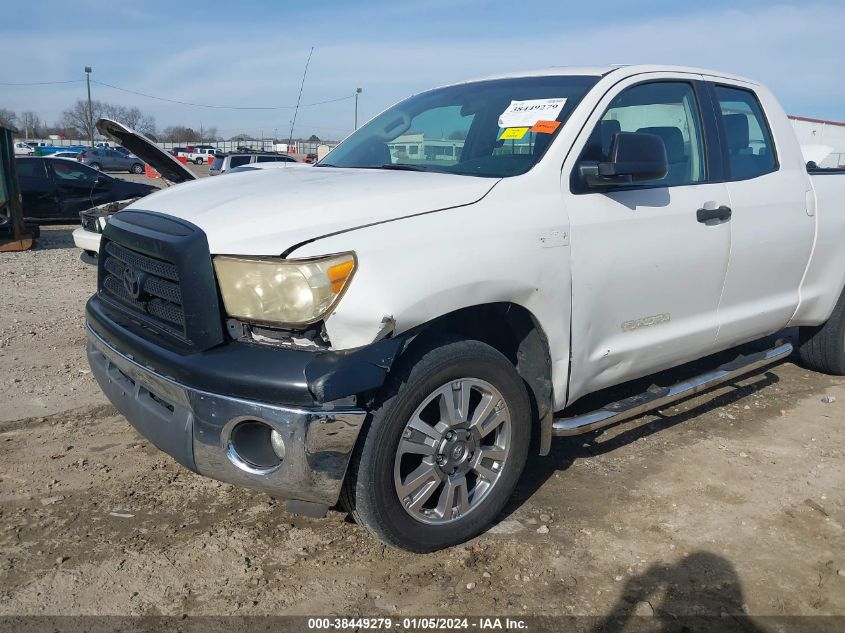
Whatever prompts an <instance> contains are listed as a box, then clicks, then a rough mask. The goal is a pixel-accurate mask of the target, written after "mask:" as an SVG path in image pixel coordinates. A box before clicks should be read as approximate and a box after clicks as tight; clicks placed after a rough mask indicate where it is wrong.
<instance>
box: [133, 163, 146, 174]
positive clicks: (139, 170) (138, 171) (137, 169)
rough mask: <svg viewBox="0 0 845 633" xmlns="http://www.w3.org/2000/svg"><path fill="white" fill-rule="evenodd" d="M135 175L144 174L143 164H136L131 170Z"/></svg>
mask: <svg viewBox="0 0 845 633" xmlns="http://www.w3.org/2000/svg"><path fill="white" fill-rule="evenodd" d="M130 171H131V172H132V173H133V174H143V173H144V166H143V165H142V164H141V163H135V164H134V165H132V169H131V170H130Z"/></svg>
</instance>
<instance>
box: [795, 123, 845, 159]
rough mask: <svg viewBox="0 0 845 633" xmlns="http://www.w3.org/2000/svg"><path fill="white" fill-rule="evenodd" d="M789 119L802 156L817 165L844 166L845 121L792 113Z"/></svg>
mask: <svg viewBox="0 0 845 633" xmlns="http://www.w3.org/2000/svg"><path fill="white" fill-rule="evenodd" d="M789 119H790V121H791V122H792V127H793V128H795V134H796V135H797V136H798V142H799V143H800V144H801V149H802V151H803V152H804V158H806V159H807V160H808V161H809V160H812V161H815V163H816V164H817V165H818V166H819V167H845V123H840V122H838V121H824V120H822V119H810V118H807V117H803V116H792V115H790V117H789Z"/></svg>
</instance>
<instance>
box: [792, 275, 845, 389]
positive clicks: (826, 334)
mask: <svg viewBox="0 0 845 633" xmlns="http://www.w3.org/2000/svg"><path fill="white" fill-rule="evenodd" d="M798 354H799V356H800V357H801V362H802V363H803V364H804V365H805V366H806V367H807V368H809V369H812V370H814V371H818V372H821V373H823V374H832V375H834V376H845V290H844V291H843V292H842V294H841V295H840V297H839V301H837V302H836V306H835V307H834V308H833V314H831V315H830V318H829V319H828V320H827V323H825V324H824V325H820V326H816V327H802V328H801V329H800V337H799V345H798Z"/></svg>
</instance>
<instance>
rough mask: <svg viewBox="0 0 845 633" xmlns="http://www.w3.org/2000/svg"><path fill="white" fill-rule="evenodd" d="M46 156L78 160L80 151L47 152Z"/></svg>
mask: <svg viewBox="0 0 845 633" xmlns="http://www.w3.org/2000/svg"><path fill="white" fill-rule="evenodd" d="M44 158H69V159H71V160H78V159H79V152H76V151H71V152H64V151H62V152H54V153H52V154H47V155H46V156H45V157H44Z"/></svg>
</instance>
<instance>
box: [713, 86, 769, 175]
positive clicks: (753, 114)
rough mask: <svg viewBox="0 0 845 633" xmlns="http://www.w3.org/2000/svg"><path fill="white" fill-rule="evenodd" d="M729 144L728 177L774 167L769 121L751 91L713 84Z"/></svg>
mask: <svg viewBox="0 0 845 633" xmlns="http://www.w3.org/2000/svg"><path fill="white" fill-rule="evenodd" d="M714 89H715V91H716V98H717V99H718V100H719V109H720V110H721V114H722V126H723V128H724V130H725V139H726V140H727V146H728V164H729V165H730V170H731V180H748V179H750V178H757V177H758V176H762V175H763V174H768V173H771V172H773V171H775V170H776V169H777V158H776V156H775V146H774V142H773V141H772V133H771V131H770V130H769V124H768V122H767V121H766V117H765V116H764V114H763V109H762V108H761V107H760V102H759V101H758V100H757V96H756V95H755V94H754V93H753V92H751V91H750V90H744V89H742V88H734V87H732V86H719V85H717V86H714Z"/></svg>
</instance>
